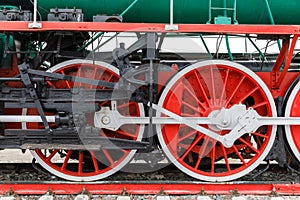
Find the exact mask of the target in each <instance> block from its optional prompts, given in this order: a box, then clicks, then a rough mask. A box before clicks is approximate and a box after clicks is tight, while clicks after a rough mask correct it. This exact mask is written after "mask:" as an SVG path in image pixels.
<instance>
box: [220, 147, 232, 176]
mask: <svg viewBox="0 0 300 200" xmlns="http://www.w3.org/2000/svg"><path fill="white" fill-rule="evenodd" d="M220 146H221V150H222V153H223V155H224V157H223V158H224V160H225V163H226V168H227V170H228V172H231V169H230V165H229V161H228V157H227V153H226V149H225V147H224V145H223V144H220Z"/></svg>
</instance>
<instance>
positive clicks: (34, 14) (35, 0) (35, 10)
mask: <svg viewBox="0 0 300 200" xmlns="http://www.w3.org/2000/svg"><path fill="white" fill-rule="evenodd" d="M37 1H38V0H34V2H33V23H36V17H37Z"/></svg>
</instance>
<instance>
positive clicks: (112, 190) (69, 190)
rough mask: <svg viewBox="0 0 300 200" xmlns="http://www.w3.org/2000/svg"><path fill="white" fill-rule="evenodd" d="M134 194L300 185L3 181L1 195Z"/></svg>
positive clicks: (259, 191)
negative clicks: (48, 193) (25, 182)
mask: <svg viewBox="0 0 300 200" xmlns="http://www.w3.org/2000/svg"><path fill="white" fill-rule="evenodd" d="M124 188H125V189H126V191H127V192H128V193H130V194H157V193H159V192H160V191H161V189H163V190H164V191H165V192H166V193H167V194H169V195H192V194H199V193H200V192H201V191H204V192H205V193H206V194H222V195H227V194H231V193H232V192H238V193H239V194H245V195H251V194H253V195H268V194H270V193H273V192H276V193H277V194H280V195H300V184H271V183H270V184H238V183H233V184H231V183H229V184H224V183H219V184H218V183H215V184H205V183H181V184H151V183H150V184H148V183H143V184H130V183H129V184H109V183H105V184H72V183H70V184H68V183H64V184H59V183H58V184H56V183H49V184H47V183H37V184H0V194H5V193H6V192H7V191H9V190H12V191H14V192H15V193H16V194H18V195H42V194H45V193H46V192H47V191H48V190H49V189H50V190H51V191H52V192H53V193H55V194H57V195H67V194H79V193H81V192H82V191H83V190H86V191H87V192H89V193H90V194H94V195H106V194H120V193H121V192H122V191H123V189H124Z"/></svg>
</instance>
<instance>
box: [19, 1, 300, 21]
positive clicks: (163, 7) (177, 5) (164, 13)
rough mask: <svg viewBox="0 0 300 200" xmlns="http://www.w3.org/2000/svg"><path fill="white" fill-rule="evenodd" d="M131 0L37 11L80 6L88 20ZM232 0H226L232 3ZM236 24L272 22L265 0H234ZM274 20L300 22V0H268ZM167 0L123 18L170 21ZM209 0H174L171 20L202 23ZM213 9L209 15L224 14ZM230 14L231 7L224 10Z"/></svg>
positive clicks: (68, 4) (62, 4)
mask: <svg viewBox="0 0 300 200" xmlns="http://www.w3.org/2000/svg"><path fill="white" fill-rule="evenodd" d="M23 1H24V0H23ZM133 1H134V0H117V1H113V0H39V1H38V3H39V7H40V9H39V11H40V12H41V14H42V15H43V18H44V19H46V12H45V10H49V9H50V8H56V7H57V8H74V7H76V8H81V9H83V12H84V14H85V18H86V20H87V21H91V20H92V16H93V15H96V14H107V15H113V14H121V13H122V12H123V11H124V10H125V9H126V8H127V7H128V6H129V5H130V4H131V3H132V2H133ZM233 1H234V0H227V3H226V4H227V7H228V8H232V7H233ZM236 1H237V8H236V15H237V21H238V23H239V24H271V22H272V20H271V18H270V15H269V12H268V9H267V3H266V0H236ZM267 2H268V3H269V5H270V10H271V13H272V15H273V18H274V22H275V24H300V11H299V9H300V1H299V0H286V1H283V0H268V1H267ZM169 3H170V2H169V0H138V2H137V3H136V4H135V5H134V6H133V7H132V8H131V9H130V10H129V11H128V12H127V13H126V14H125V15H124V16H123V17H124V22H149V23H168V22H169V9H170V6H169ZM212 7H224V0H212ZM208 13H209V0H174V23H195V24H204V23H207V21H208V19H209V14H208ZM223 13H224V12H223V11H220V10H214V11H212V18H214V17H215V16H218V15H223ZM227 13H228V17H231V18H232V15H233V13H232V11H227Z"/></svg>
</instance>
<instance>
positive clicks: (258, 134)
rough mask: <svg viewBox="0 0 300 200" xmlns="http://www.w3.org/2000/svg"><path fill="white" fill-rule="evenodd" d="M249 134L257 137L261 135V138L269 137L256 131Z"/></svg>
mask: <svg viewBox="0 0 300 200" xmlns="http://www.w3.org/2000/svg"><path fill="white" fill-rule="evenodd" d="M251 134H252V135H256V136H258V137H262V138H269V136H267V135H264V134H261V133H258V132H252V133H251Z"/></svg>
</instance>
